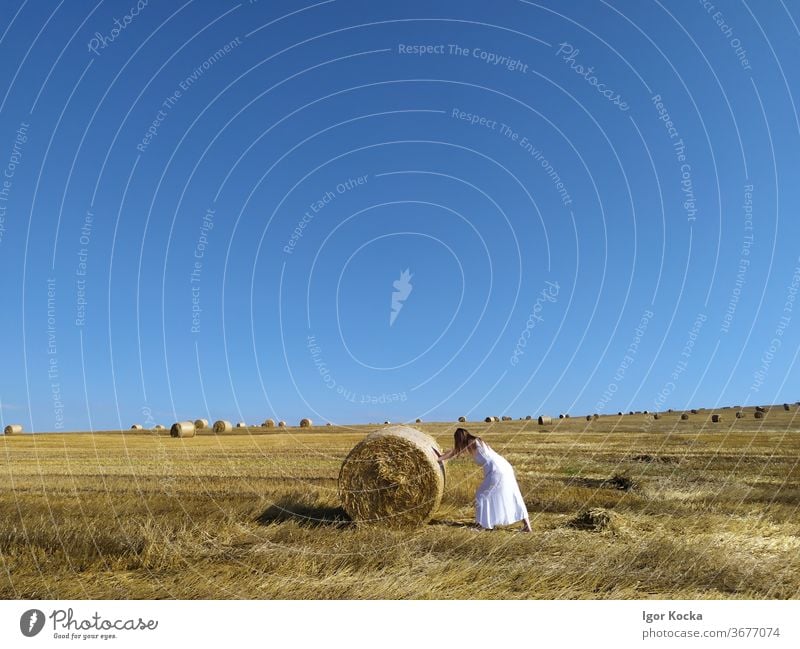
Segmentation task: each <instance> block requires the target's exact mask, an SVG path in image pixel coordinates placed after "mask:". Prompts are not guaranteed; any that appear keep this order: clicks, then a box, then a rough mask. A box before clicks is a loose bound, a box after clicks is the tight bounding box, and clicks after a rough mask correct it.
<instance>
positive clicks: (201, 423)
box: [194, 419, 208, 430]
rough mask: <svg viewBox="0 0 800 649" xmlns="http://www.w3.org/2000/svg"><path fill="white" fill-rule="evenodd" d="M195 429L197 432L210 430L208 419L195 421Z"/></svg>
mask: <svg viewBox="0 0 800 649" xmlns="http://www.w3.org/2000/svg"><path fill="white" fill-rule="evenodd" d="M194 427H195V428H196V429H197V430H205V429H206V428H208V419H195V420H194Z"/></svg>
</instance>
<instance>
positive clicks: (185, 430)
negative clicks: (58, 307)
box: [169, 421, 197, 437]
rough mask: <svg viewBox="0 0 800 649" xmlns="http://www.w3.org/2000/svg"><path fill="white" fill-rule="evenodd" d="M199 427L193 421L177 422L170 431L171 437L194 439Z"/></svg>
mask: <svg viewBox="0 0 800 649" xmlns="http://www.w3.org/2000/svg"><path fill="white" fill-rule="evenodd" d="M196 432H197V427H196V426H195V425H194V422H192V421H177V422H175V423H174V424H172V428H170V429H169V434H170V436H171V437H194V436H195V433H196Z"/></svg>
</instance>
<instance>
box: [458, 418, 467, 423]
mask: <svg viewBox="0 0 800 649" xmlns="http://www.w3.org/2000/svg"><path fill="white" fill-rule="evenodd" d="M458 421H459V422H461V423H462V424H463V423H464V422H465V421H467V418H466V417H459V418H458Z"/></svg>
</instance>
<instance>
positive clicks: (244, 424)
mask: <svg viewBox="0 0 800 649" xmlns="http://www.w3.org/2000/svg"><path fill="white" fill-rule="evenodd" d="M236 428H247V424H246V423H244V422H243V421H239V422H237V423H236Z"/></svg>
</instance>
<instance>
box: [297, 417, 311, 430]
mask: <svg viewBox="0 0 800 649" xmlns="http://www.w3.org/2000/svg"><path fill="white" fill-rule="evenodd" d="M310 427H311V420H310V419H307V418H303V419H301V420H300V428H310Z"/></svg>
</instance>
